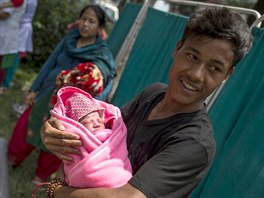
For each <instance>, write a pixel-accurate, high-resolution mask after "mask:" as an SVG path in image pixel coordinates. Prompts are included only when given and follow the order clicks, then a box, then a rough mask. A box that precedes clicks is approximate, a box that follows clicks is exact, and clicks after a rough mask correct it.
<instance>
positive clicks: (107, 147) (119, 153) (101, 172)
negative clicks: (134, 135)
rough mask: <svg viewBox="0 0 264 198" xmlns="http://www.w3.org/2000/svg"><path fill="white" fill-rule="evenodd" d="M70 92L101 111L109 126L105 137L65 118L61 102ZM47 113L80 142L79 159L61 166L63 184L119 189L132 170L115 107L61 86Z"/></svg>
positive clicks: (121, 122) (122, 125) (124, 127)
mask: <svg viewBox="0 0 264 198" xmlns="http://www.w3.org/2000/svg"><path fill="white" fill-rule="evenodd" d="M74 92H79V93H82V94H84V95H85V96H86V97H89V98H90V99H92V100H93V101H94V102H95V103H97V104H99V105H101V106H102V107H104V108H105V111H104V121H105V122H106V123H108V124H110V125H111V130H109V129H106V130H107V133H106V134H107V137H105V136H104V135H103V137H104V138H103V137H102V136H101V135H98V134H97V135H95V134H92V133H91V132H90V131H89V130H88V129H86V128H85V127H84V126H83V125H82V124H80V123H79V122H77V121H75V120H73V119H70V118H68V117H66V116H65V106H64V104H65V103H64V102H65V101H66V100H67V99H68V98H69V97H70V96H71V95H72V94H73V93H74ZM50 113H51V116H53V117H55V118H57V119H59V120H61V121H62V123H63V124H64V126H65V128H66V131H67V132H72V133H76V134H78V135H79V136H80V137H81V139H82V141H83V147H81V148H80V150H81V152H82V155H83V156H82V157H80V156H77V155H72V157H73V158H74V163H73V164H68V163H64V172H65V175H66V179H65V181H66V182H67V183H68V185H69V186H72V187H86V188H87V187H91V188H92V187H119V186H122V185H124V184H126V183H127V181H128V180H129V179H130V178H131V176H132V175H131V172H132V171H131V165H130V161H129V159H128V157H127V155H128V153H127V145H126V126H125V124H124V122H123V119H122V117H121V112H120V110H119V109H118V108H117V107H115V106H113V105H111V104H108V103H106V102H102V101H99V100H96V99H94V98H92V97H91V96H90V95H89V94H88V93H86V92H84V91H82V90H80V89H78V88H75V87H64V88H61V89H60V90H59V91H58V93H57V103H56V104H55V106H54V109H53V110H51V111H50ZM100 134H103V133H100ZM96 136H97V137H96ZM108 136H109V137H108ZM101 138H103V139H101ZM100 139H101V141H100Z"/></svg>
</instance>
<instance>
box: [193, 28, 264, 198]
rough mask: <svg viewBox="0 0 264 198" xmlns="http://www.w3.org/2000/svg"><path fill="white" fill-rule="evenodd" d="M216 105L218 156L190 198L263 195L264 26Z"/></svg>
mask: <svg viewBox="0 0 264 198" xmlns="http://www.w3.org/2000/svg"><path fill="white" fill-rule="evenodd" d="M252 33H253V36H254V44H253V48H252V50H251V51H250V53H249V54H248V55H247V56H246V58H245V59H243V60H242V61H241V62H240V63H239V64H238V66H237V68H236V70H235V73H234V74H232V76H231V77H230V79H229V80H228V81H227V83H226V85H225V86H224V88H223V90H222V92H221V93H220V95H219V96H218V98H217V100H216V101H215V103H214V105H213V106H212V108H211V110H210V112H209V115H210V117H211V120H212V124H213V128H214V133H215V138H216V144H217V155H216V157H215V160H214V163H213V166H212V168H211V170H210V172H209V174H208V176H207V178H206V179H205V180H204V181H203V183H201V184H200V185H199V186H198V188H197V189H196V190H195V191H194V192H193V194H192V196H191V198H198V197H199V198H262V197H264V102H263V98H264V78H263V76H264V30H263V29H259V28H254V29H253V32H252Z"/></svg>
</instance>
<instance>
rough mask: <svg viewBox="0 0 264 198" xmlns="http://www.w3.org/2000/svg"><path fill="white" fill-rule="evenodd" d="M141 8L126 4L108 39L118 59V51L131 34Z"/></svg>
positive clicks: (140, 5)
mask: <svg viewBox="0 0 264 198" xmlns="http://www.w3.org/2000/svg"><path fill="white" fill-rule="evenodd" d="M141 7H142V4H132V3H128V4H126V6H125V8H124V9H123V11H122V13H121V15H120V16H119V20H118V21H117V22H116V24H115V25H114V28H113V30H112V31H111V33H110V35H109V37H108V39H107V43H108V44H109V46H110V48H111V50H112V53H113V56H114V57H116V55H117V53H118V50H119V49H120V47H121V45H122V43H123V42H124V40H125V38H126V36H127V34H128V33H129V30H130V28H131V26H132V25H133V22H134V21H135V19H136V17H137V15H138V13H139V11H140V8H141Z"/></svg>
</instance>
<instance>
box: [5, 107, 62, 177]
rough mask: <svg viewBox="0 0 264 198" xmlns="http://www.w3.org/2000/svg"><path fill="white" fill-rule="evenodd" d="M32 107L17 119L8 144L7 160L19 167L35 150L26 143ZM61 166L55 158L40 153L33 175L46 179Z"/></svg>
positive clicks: (43, 152) (48, 154)
mask: <svg viewBox="0 0 264 198" xmlns="http://www.w3.org/2000/svg"><path fill="white" fill-rule="evenodd" d="M31 110H32V107H29V108H28V109H26V110H25V111H24V113H23V114H22V115H21V116H20V118H19V119H18V121H17V123H16V126H15V128H14V131H13V134H12V136H11V139H10V141H9V144H8V158H9V160H10V161H11V164H12V165H14V166H19V165H20V164H21V163H22V162H23V161H24V160H25V159H26V158H27V157H28V156H29V155H30V154H31V152H32V151H33V150H34V149H35V147H34V146H32V145H30V144H27V143H26V134H27V125H28V118H29V116H30V112H31ZM60 166H61V160H59V159H58V158H57V157H56V156H54V155H52V154H50V153H47V152H45V151H40V154H39V157H38V164H37V169H36V172H35V174H36V175H37V176H38V177H39V178H40V179H43V180H45V179H47V178H48V177H49V176H50V175H51V174H52V173H54V172H55V171H56V170H58V168H59V167H60Z"/></svg>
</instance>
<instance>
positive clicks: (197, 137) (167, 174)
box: [42, 8, 252, 198]
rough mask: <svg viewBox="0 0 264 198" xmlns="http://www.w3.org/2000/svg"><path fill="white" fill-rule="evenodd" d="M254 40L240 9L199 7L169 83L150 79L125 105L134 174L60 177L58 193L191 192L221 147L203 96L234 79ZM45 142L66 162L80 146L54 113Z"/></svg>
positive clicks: (136, 195) (130, 197)
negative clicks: (120, 178) (121, 181)
mask: <svg viewBox="0 0 264 198" xmlns="http://www.w3.org/2000/svg"><path fill="white" fill-rule="evenodd" d="M251 43H252V37H251V33H250V30H249V28H248V26H247V24H246V23H245V21H244V20H243V19H242V18H241V17H240V16H239V15H238V14H236V13H233V12H232V11H230V10H228V9H226V8H208V9H205V10H201V11H197V12H195V13H194V14H193V15H192V16H191V17H190V19H189V21H188V23H187V25H186V28H185V30H184V34H183V37H182V39H181V40H180V41H179V42H178V43H177V46H176V49H175V51H174V53H173V59H174V61H173V63H172V66H171V70H170V72H169V84H168V85H164V84H161V83H156V84H153V85H150V86H149V87H147V88H146V89H145V90H143V92H142V93H140V94H139V95H138V96H136V97H135V98H134V99H133V100H132V101H130V102H129V104H127V105H125V106H124V107H123V108H122V109H121V111H122V115H123V119H124V122H125V124H126V126H127V129H128V136H127V144H128V150H129V158H130V161H131V165H132V169H133V177H132V178H131V179H130V180H129V181H128V183H127V184H125V185H124V186H122V187H119V188H111V189H109V188H108V189H107V188H93V189H74V188H69V187H66V186H62V185H60V184H58V183H56V184H55V185H54V186H53V187H54V189H55V192H54V193H55V197H75V198H77V197H78V198H81V197H86V198H87V197H97V198H104V197H117V198H118V197H120V198H124V197H126V198H146V197H149V198H160V197H162V198H181V197H188V195H190V193H191V192H192V190H193V189H194V188H195V187H196V186H197V185H198V183H199V182H200V181H201V179H202V178H203V177H204V176H205V175H206V173H207V172H208V169H209V167H210V165H211V162H212V160H213V156H214V153H215V142H214V138H213V133H212V128H211V125H210V121H209V118H208V114H207V112H206V107H205V105H204V100H205V98H206V97H207V96H209V95H210V94H211V93H212V92H213V91H214V90H215V88H217V87H218V86H219V85H221V83H223V82H224V81H225V80H226V79H227V78H228V77H229V75H230V74H231V73H232V71H233V69H234V66H235V65H236V64H237V63H238V61H239V60H240V59H241V58H242V57H244V55H245V54H246V53H247V52H248V51H249V49H250V47H251ZM59 129H60V130H59ZM42 140H43V142H44V144H45V145H46V146H47V148H48V149H49V150H50V151H51V152H52V153H54V154H55V155H56V156H58V157H59V158H60V159H62V160H66V161H71V160H72V159H71V158H69V157H68V156H67V153H75V154H78V153H79V151H78V148H77V146H79V145H81V144H82V143H81V141H80V140H79V137H78V136H73V135H71V134H70V133H65V132H64V131H63V126H62V124H61V123H59V122H58V121H57V120H52V119H51V120H49V121H47V122H46V123H45V124H44V126H43V130H42ZM113 177H116V175H113Z"/></svg>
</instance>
